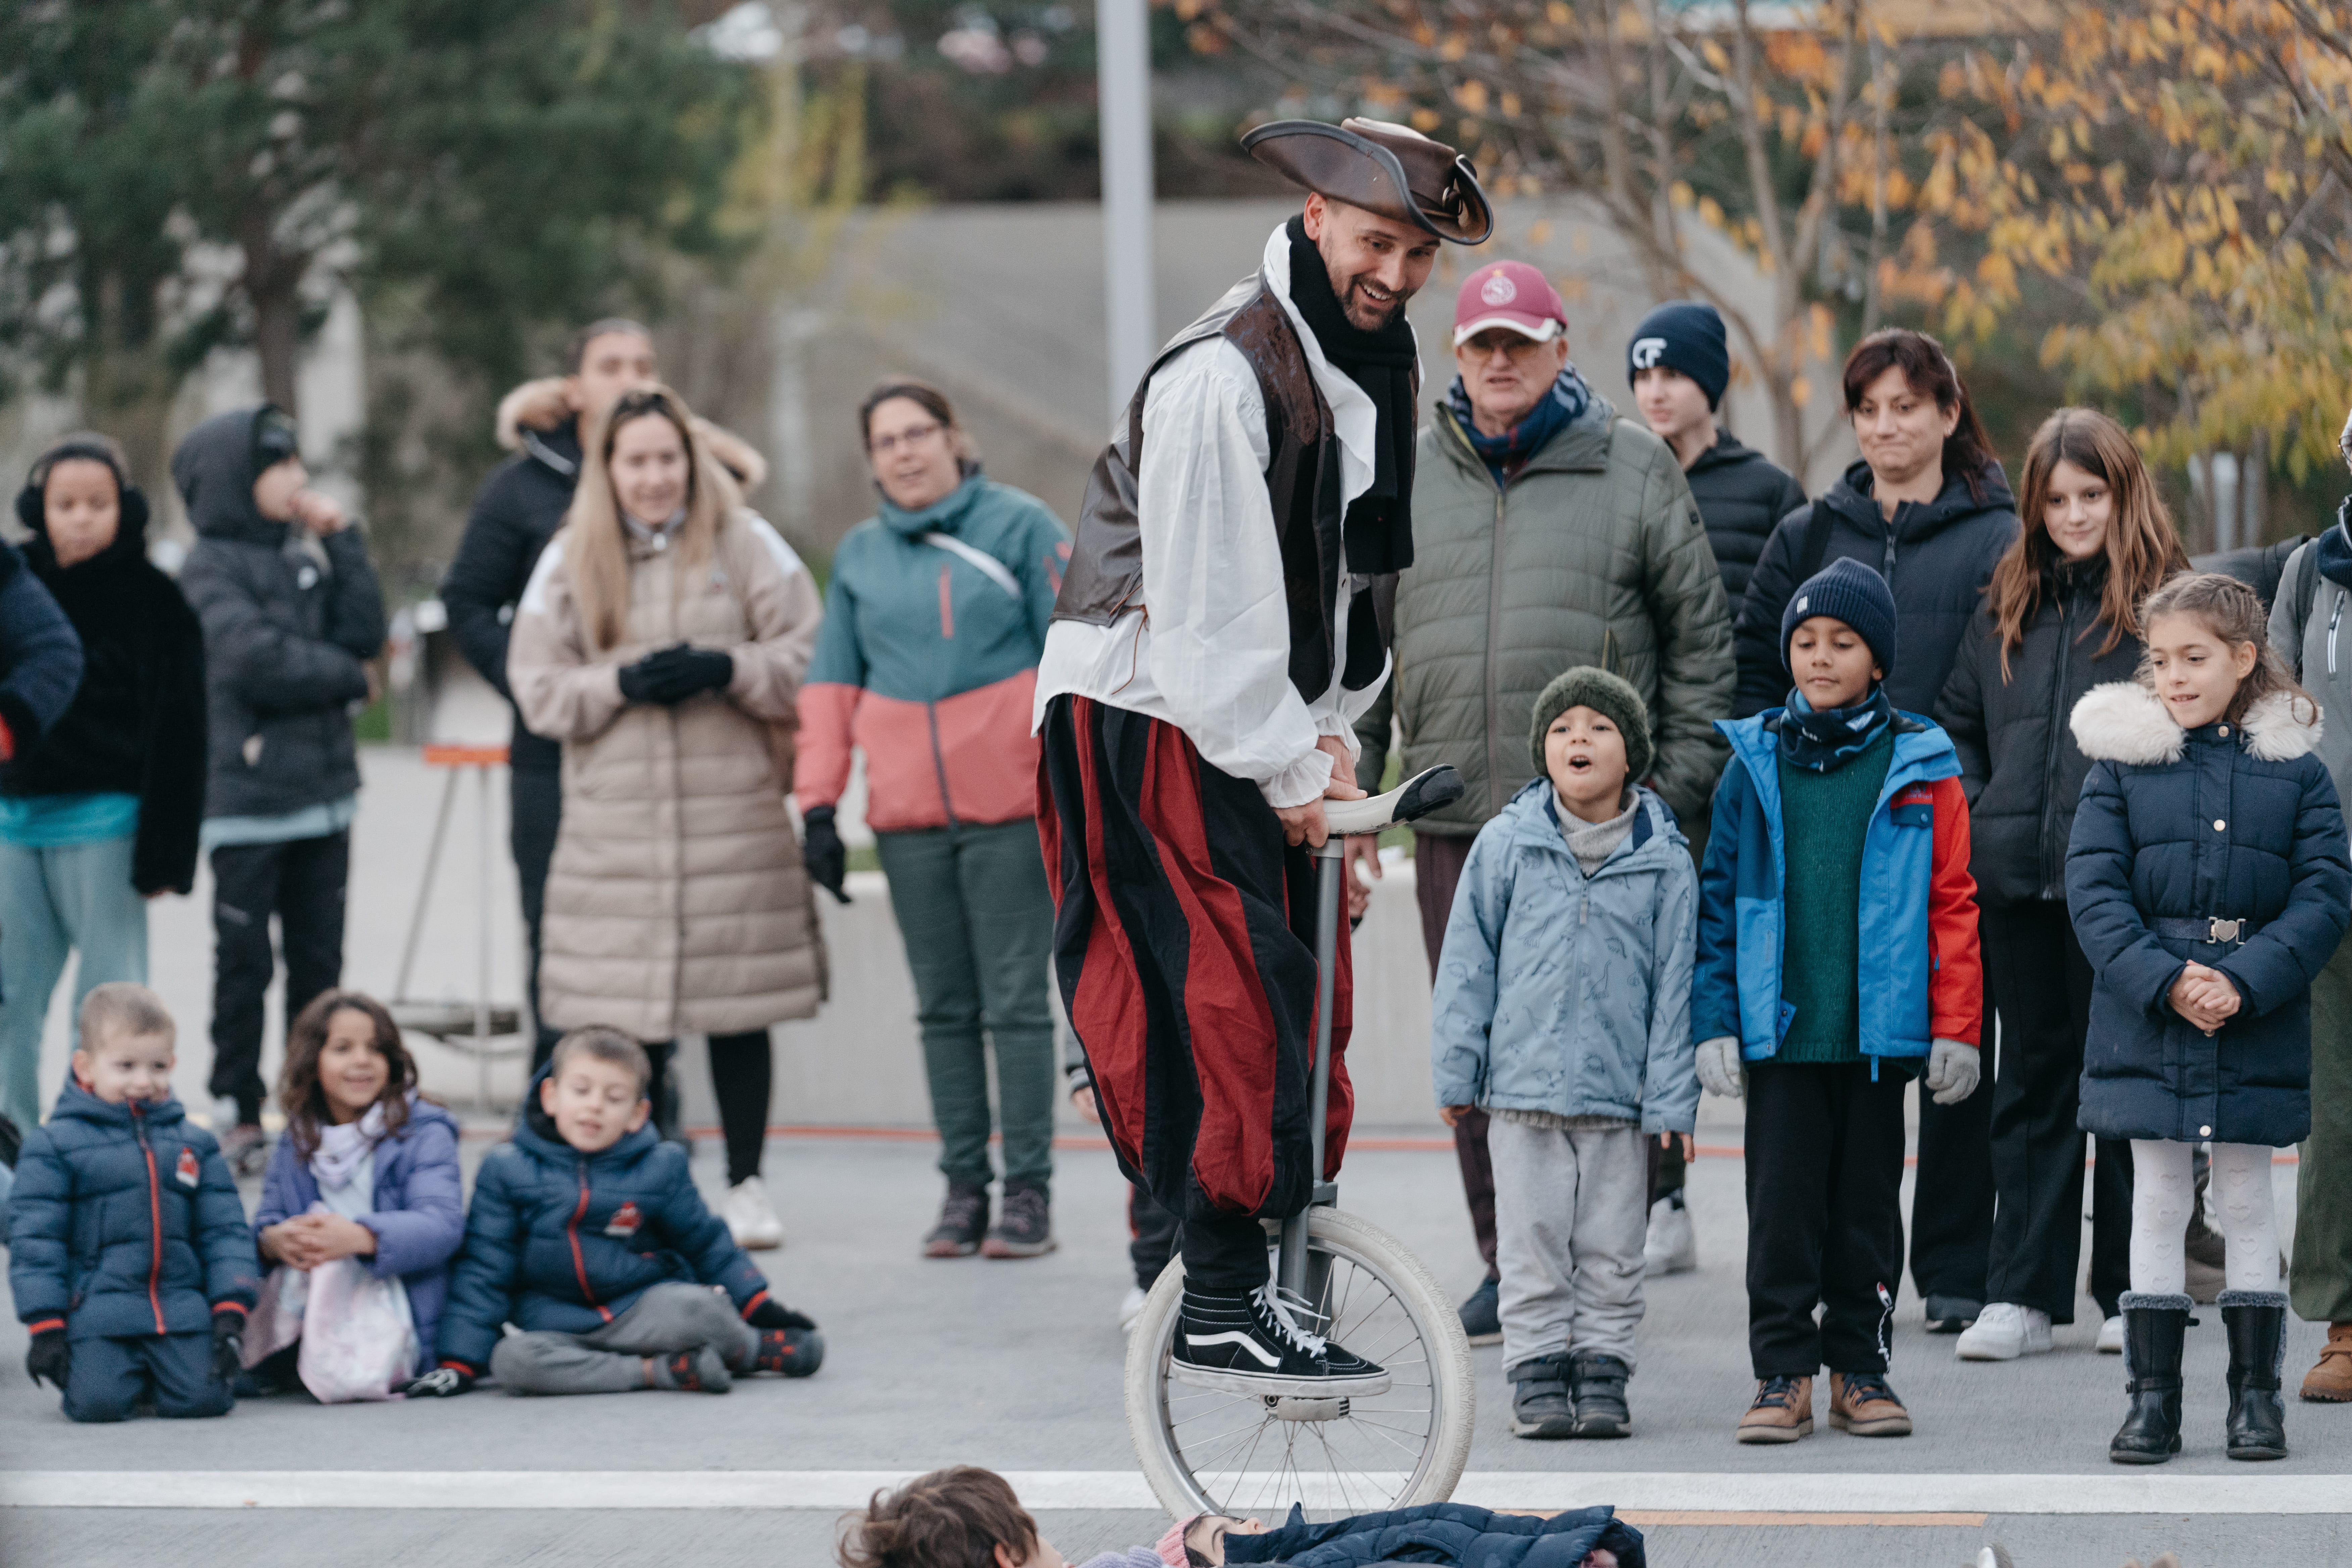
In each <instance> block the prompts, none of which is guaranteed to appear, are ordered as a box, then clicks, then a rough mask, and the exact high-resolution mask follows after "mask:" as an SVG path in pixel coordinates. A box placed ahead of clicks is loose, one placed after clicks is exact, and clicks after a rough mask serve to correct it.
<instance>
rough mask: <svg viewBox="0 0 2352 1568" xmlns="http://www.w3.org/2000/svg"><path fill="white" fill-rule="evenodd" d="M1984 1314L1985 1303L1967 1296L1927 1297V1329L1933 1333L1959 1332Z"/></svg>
mask: <svg viewBox="0 0 2352 1568" xmlns="http://www.w3.org/2000/svg"><path fill="white" fill-rule="evenodd" d="M1983 1315H1984V1303H1983V1302H1982V1301H1971V1300H1969V1299H1968V1298H1967V1297H1965V1296H1930V1297H1928V1298H1927V1331H1928V1332H1929V1333H1931V1334H1957V1333H1958V1332H1959V1331H1961V1330H1963V1329H1965V1328H1967V1327H1968V1326H1969V1324H1970V1323H1973V1322H1975V1321H1977V1319H1979V1317H1981V1316H1983Z"/></svg>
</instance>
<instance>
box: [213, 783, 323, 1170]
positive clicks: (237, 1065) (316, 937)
mask: <svg viewBox="0 0 2352 1568" xmlns="http://www.w3.org/2000/svg"><path fill="white" fill-rule="evenodd" d="M212 862H213V1070H212V1077H211V1079H210V1081H209V1084H208V1087H209V1088H210V1089H211V1090H212V1092H213V1093H214V1094H215V1096H226V1097H228V1098H232V1099H234V1100H236V1119H237V1121H239V1122H240V1123H244V1124H248V1125H249V1124H251V1123H254V1122H257V1121H260V1120H261V1102H262V1101H263V1100H266V1099H267V1098H268V1089H267V1088H266V1087H265V1086H264V1084H263V1083H262V1081H261V1023H262V999H263V998H264V997H265V996H266V995H268V991H269V980H270V976H271V974H272V973H275V971H276V969H277V966H278V957H277V953H276V952H275V951H273V949H272V946H271V942H270V939H269V921H270V917H271V916H273V915H275V916H276V917H277V919H278V946H279V947H282V948H283V949H284V950H285V953H286V1021H287V1022H288V1023H289V1024H290V1023H292V1022H293V1021H294V1018H295V1016H297V1015H298V1014H299V1013H300V1012H301V1011H302V1009H303V1008H304V1007H306V1006H308V1005H310V1000H311V998H313V997H315V996H317V995H318V994H319V993H320V992H321V991H327V990H331V989H332V988H333V987H334V985H335V984H337V983H338V982H339V981H341V978H342V973H343V893H344V888H345V885H346V883H347V882H348V881H349V880H350V877H351V864H352V836H351V833H350V831H349V830H348V829H346V830H345V831H343V832H341V833H330V834H328V835H326V836H325V837H320V838H296V839H290V840H289V841H287V842H285V843H282V844H223V845H221V846H219V847H216V848H215V849H214V850H213V854H212Z"/></svg>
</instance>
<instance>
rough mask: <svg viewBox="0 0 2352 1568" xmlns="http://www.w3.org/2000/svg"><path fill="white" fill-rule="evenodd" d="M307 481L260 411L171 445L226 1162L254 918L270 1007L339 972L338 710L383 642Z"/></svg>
mask: <svg viewBox="0 0 2352 1568" xmlns="http://www.w3.org/2000/svg"><path fill="white" fill-rule="evenodd" d="M172 479H173V483H174V484H176V485H177V486H178V487H179V489H180V497H181V499H182V500H184V501H185V502H186V503H187V508H188V521H190V522H192V523H194V525H195V530H196V546H195V548H194V550H192V551H190V552H189V553H188V561H187V564H186V565H185V566H184V567H183V568H182V569H181V572H180V587H181V590H182V592H184V593H185V594H186V595H187V596H188V603H189V604H190V605H194V608H195V612H196V616H197V618H198V620H199V621H201V622H202V623H203V626H204V632H205V689H206V698H207V700H206V709H207V714H206V723H207V729H208V734H207V744H206V752H207V759H208V766H207V769H206V774H205V824H204V829H203V833H202V836H201V842H202V844H203V846H204V847H205V850H206V851H207V852H208V853H209V854H210V856H211V857H212V868H213V930H214V935H215V945H214V973H213V1070H212V1092H213V1093H214V1094H215V1095H217V1096H221V1097H224V1098H229V1099H234V1100H236V1126H235V1127H234V1128H232V1129H231V1130H230V1131H229V1133H228V1135H227V1136H226V1137H225V1138H223V1139H222V1140H221V1149H222V1152H223V1153H224V1154H226V1156H227V1157H228V1159H229V1162H230V1163H231V1164H232V1165H233V1166H236V1167H238V1168H239V1169H240V1170H245V1169H247V1168H252V1167H257V1166H258V1164H259V1161H260V1157H261V1154H262V1133H261V1125H260V1122H261V1102H262V1100H263V1099H264V1097H265V1096H266V1094H267V1092H268V1091H267V1089H265V1088H264V1086H263V1084H262V1081H261V1072H260V1065H261V1026H262V997H263V994H265V993H266V992H268V989H269V980H270V975H271V973H272V971H273V970H274V968H275V967H276V955H275V954H274V953H273V952H272V951H271V947H270V938H269V921H270V917H271V916H272V915H275V916H276V917H277V918H278V927H279V934H280V940H281V941H282V942H283V943H284V945H285V950H286V1016H288V1017H289V1018H291V1017H293V1016H295V1015H297V1014H299V1012H301V1010H302V1009H303V1007H304V1006H306V1005H308V1004H309V1003H310V999H311V998H312V997H314V996H316V995H318V994H320V992H322V991H325V990H327V989H328V988H329V987H331V986H333V985H335V984H338V983H339V982H340V981H341V978H342V968H343V892H344V887H345V884H346V882H347V881H348V879H349V874H350V870H351V825H352V818H353V817H354V816H357V815H358V813H359V788H360V769H359V756H358V752H357V749H356V748H355V747H354V746H353V744H352V721H351V715H352V710H353V708H355V707H356V706H358V705H359V704H362V703H364V702H367V701H369V700H371V699H373V696H374V695H375V693H376V690H377V684H376V678H375V674H374V672H373V670H372V669H371V668H369V667H368V663H367V661H368V660H370V659H372V658H374V657H375V656H376V654H377V652H378V651H379V650H380V649H382V647H383V633H384V619H383V589H382V588H381V587H380V586H379V585H378V584H377V582H376V575H375V568H374V566H373V564H371V563H369V561H368V553H367V544H366V542H365V541H364V540H363V539H362V537H361V534H360V531H359V530H358V529H357V528H356V527H353V526H352V523H351V521H350V520H349V519H348V518H347V517H345V516H344V514H343V510H342V508H341V506H339V505H338V504H336V502H335V501H334V500H331V498H329V497H327V496H324V495H321V494H320V492H318V491H317V490H314V489H310V473H309V470H307V469H306V468H303V466H302V456H301V448H300V445H299V441H298V440H297V438H296V435H295V430H294V422H293V421H292V420H291V419H290V418H289V417H288V416H286V414H285V413H284V412H282V411H281V410H279V409H278V408H275V407H273V406H271V405H268V404H263V405H259V406H258V407H254V408H242V409H238V410H236V412H234V413H229V414H219V415H215V416H213V417H212V418H210V419H207V420H205V422H204V423H203V424H201V425H199V426H196V427H195V428H194V430H191V431H189V432H188V435H187V437H186V438H185V439H184V440H183V441H182V442H181V443H180V446H179V449H178V450H177V451H175V452H173V454H172Z"/></svg>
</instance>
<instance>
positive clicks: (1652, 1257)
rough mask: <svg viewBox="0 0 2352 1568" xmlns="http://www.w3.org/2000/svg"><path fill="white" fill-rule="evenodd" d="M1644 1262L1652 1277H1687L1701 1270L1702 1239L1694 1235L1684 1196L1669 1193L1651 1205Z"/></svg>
mask: <svg viewBox="0 0 2352 1568" xmlns="http://www.w3.org/2000/svg"><path fill="white" fill-rule="evenodd" d="M1642 1261H1643V1263H1644V1264H1646V1265H1647V1266H1648V1271H1649V1272H1650V1273H1652V1274H1687V1273H1689V1272H1690V1271H1691V1270H1692V1269H1694V1268H1697V1267H1698V1238H1697V1237H1696V1236H1694V1235H1693V1234H1692V1233H1691V1218H1690V1210H1689V1209H1687V1208H1685V1207H1684V1206H1683V1195H1682V1194H1680V1193H1668V1194H1666V1195H1665V1196H1664V1197H1662V1198H1660V1199H1659V1200H1658V1201H1657V1202H1656V1203H1654V1204H1652V1205H1650V1235H1649V1238H1648V1240H1647V1241H1645V1242H1644V1243H1643V1247H1642Z"/></svg>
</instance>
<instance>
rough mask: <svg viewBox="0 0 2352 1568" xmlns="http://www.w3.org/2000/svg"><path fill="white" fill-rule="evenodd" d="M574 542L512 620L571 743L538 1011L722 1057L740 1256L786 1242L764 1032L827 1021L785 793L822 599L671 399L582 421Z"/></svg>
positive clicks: (717, 1073) (518, 683)
mask: <svg viewBox="0 0 2352 1568" xmlns="http://www.w3.org/2000/svg"><path fill="white" fill-rule="evenodd" d="M581 457H582V461H581V469H580V482H579V484H578V486H577V487H576V488H575V489H574V490H573V492H572V509H571V510H570V511H569V512H568V513H567V514H566V517H565V521H564V525H563V528H562V531H560V532H559V533H557V534H556V536H555V537H554V538H553V539H552V540H551V541H549V542H548V545H547V549H546V550H545V551H544V552H542V553H541V556H540V558H539V565H538V567H537V568H536V569H535V570H534V571H533V572H532V574H531V579H530V586H529V587H528V588H526V589H525V590H524V592H523V596H522V600H521V603H520V605H518V606H517V607H516V611H515V618H514V629H513V637H512V640H511V643H510V645H509V651H508V655H507V675H508V679H509V684H510V685H511V687H512V688H513V690H514V695H515V701H516V704H517V705H518V707H519V709H520V712H521V714H522V718H523V722H524V723H525V724H526V725H527V726H529V728H530V731H531V732H532V733H534V734H538V735H543V736H546V737H548V738H550V739H553V740H560V741H562V742H563V808H562V826H561V828H560V829H559V830H558V833H557V837H556V845H555V856H554V859H553V862H552V864H551V867H550V868H549V872H548V879H547V904H546V912H545V915H544V917H543V924H542V927H541V966H540V1004H541V1007H542V1008H543V1010H544V1011H545V1014H546V1018H545V1021H546V1023H547V1024H549V1025H550V1026H553V1027H555V1028H559V1029H572V1028H578V1027H581V1026H585V1025H589V1024H606V1025H611V1026H614V1027H617V1028H620V1029H624V1030H625V1031H627V1032H628V1033H630V1034H632V1035H634V1036H635V1037H638V1038H639V1039H641V1040H645V1041H646V1042H649V1043H648V1044H647V1046H646V1052H647V1054H648V1055H649V1056H650V1057H651V1058H653V1061H654V1065H655V1072H656V1078H655V1084H654V1090H655V1092H654V1105H655V1115H656V1122H657V1124H658V1125H659V1126H660V1127H661V1128H662V1130H663V1131H664V1133H665V1135H667V1136H669V1137H672V1138H676V1137H677V1094H676V1090H675V1089H674V1088H673V1087H672V1086H671V1085H670V1084H669V1082H668V1073H667V1067H668V1062H669V1058H670V1057H671V1055H672V1054H673V1053H674V1051H675V1049H676V1045H675V1042H676V1039H677V1036H679V1035H681V1034H700V1035H706V1036H708V1037H709V1041H710V1068H711V1078H712V1080H713V1083H714V1086H715V1088H716V1089H717V1091H718V1099H719V1121H720V1123H721V1125H722V1127H723V1129H724V1131H725V1133H726V1140H727V1167H728V1184H729V1187H730V1191H729V1194H728V1197H727V1201H726V1204H725V1207H724V1213H725V1215H726V1218H727V1222H728V1225H729V1227H730V1229H731V1230H732V1231H733V1232H734V1234H735V1237H736V1238H737V1240H738V1241H739V1242H740V1243H741V1244H742V1245H744V1246H748V1247H773V1246H776V1245H777V1244H778V1243H779V1242H780V1241H781V1240H782V1230H781V1228H780V1227H779V1226H778V1225H777V1222H776V1217H775V1211H774V1209H773V1207H772V1205H770V1203H769V1201H768V1198H767V1194H766V1193H765V1191H764V1189H763V1188H762V1187H761V1184H760V1179H759V1176H760V1159H761V1148H762V1145H763V1144H764V1142H765V1141H766V1130H767V1118H768V1101H769V1095H770V1082H771V1073H772V1063H771V1059H770V1055H769V1051H770V1045H769V1039H768V1029H769V1026H771V1025H773V1024H776V1023H779V1022H781V1021H782V1020H784V1019H787V1018H805V1017H807V1016H810V1015H812V1014H814V1012H815V1011H816V1007H817V1002H818V1000H819V996H820V994H821V987H822V985H823V973H824V971H823V960H822V956H821V954H820V953H819V951H818V947H817V938H816V931H815V925H816V920H815V908H814V905H813V904H812V902H811V901H810V898H809V888H808V881H807V878H806V875H805V873H804V871H803V868H802V861H801V848H800V843H799V841H798V839H796V838H795V837H793V825H792V819H791V817H790V816H788V815H787V813H786V811H785V808H784V795H785V793H786V792H787V791H788V790H790V789H791V788H792V779H791V777H790V772H789V769H788V767H787V765H786V763H785V761H784V758H785V756H786V755H787V752H788V748H787V747H786V746H785V745H783V744H782V743H781V742H782V740H783V737H784V735H785V734H786V733H787V732H788V731H790V730H791V729H792V728H793V726H795V725H796V724H797V722H798V702H799V693H800V684H801V678H802V676H803V673H805V672H806V670H807V668H808V662H809V654H810V651H811V649H812V648H813V647H814V644H815V641H816V628H817V620H818V616H819V614H820V611H819V606H818V603H817V595H816V589H815V586H814V584H812V583H811V582H810V580H809V574H808V572H807V571H806V570H805V569H804V568H803V566H802V565H801V563H800V558H799V557H798V556H796V555H794V554H793V551H792V548H791V546H789V545H787V544H786V543H785V542H783V540H782V538H781V537H779V536H778V534H777V533H776V531H775V530H774V529H772V528H771V527H770V526H769V525H768V524H767V522H766V521H764V520H763V519H761V517H760V516H759V515H758V514H757V513H755V512H752V511H751V510H749V509H748V508H746V507H745V506H744V505H743V501H742V497H741V493H740V490H739V489H737V487H736V484H735V481H734V479H733V478H732V477H731V476H730V474H729V473H728V471H727V469H726V468H725V466H724V465H722V464H721V463H720V462H719V459H718V458H717V457H716V456H715V455H714V454H713V452H712V450H711V447H710V443H709V437H708V435H707V434H706V432H705V430H704V429H703V428H702V427H701V426H699V425H698V422H697V421H696V420H695V418H694V416H693V415H692V414H691V412H690V411H689V410H688V408H687V406H686V404H685V401H684V400H683V399H681V398H680V397H679V396H678V395H677V393H675V392H672V391H671V390H669V389H668V388H667V387H663V386H648V387H639V388H635V389H633V390H630V391H627V392H625V393H623V394H622V395H620V396H619V397H618V398H616V399H615V400H614V403H613V405H612V407H611V408H610V410H609V411H608V412H607V413H606V414H605V416H604V417H603V418H602V419H600V420H597V421H595V422H594V423H593V424H592V426H591V427H590V429H589V432H588V437H587V439H586V441H585V442H584V443H583V447H582V453H581Z"/></svg>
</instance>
